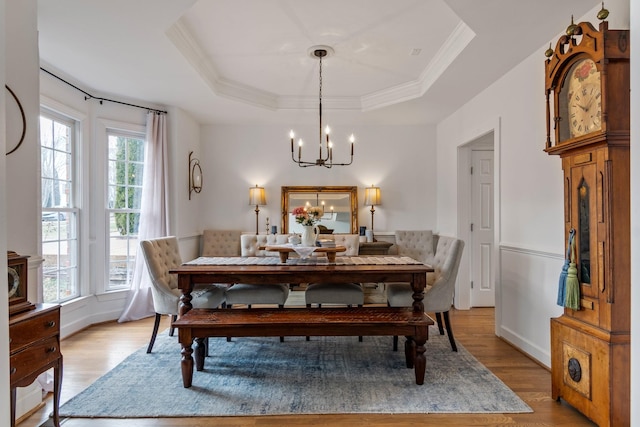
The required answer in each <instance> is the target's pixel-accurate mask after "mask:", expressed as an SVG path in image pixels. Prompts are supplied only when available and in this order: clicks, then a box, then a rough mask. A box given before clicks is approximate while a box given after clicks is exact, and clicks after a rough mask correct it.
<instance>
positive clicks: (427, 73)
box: [362, 21, 476, 111]
mask: <svg viewBox="0 0 640 427" xmlns="http://www.w3.org/2000/svg"><path fill="white" fill-rule="evenodd" d="M475 36H476V33H474V32H473V30H472V29H471V28H469V26H467V25H466V24H465V23H464V22H462V21H460V23H459V24H458V25H457V26H456V28H455V29H454V30H453V31H452V32H451V34H450V35H449V37H447V40H445V42H444V43H443V44H442V46H440V49H438V51H437V52H436V54H435V55H434V56H433V58H432V59H431V61H430V62H429V64H428V65H427V67H426V68H425V69H424V71H423V72H422V73H421V74H420V78H419V79H418V80H416V81H413V82H407V83H404V84H401V85H396V86H393V87H390V88H387V89H383V90H380V91H377V92H374V93H371V94H368V95H365V96H363V97H362V110H363V111H370V110H374V109H376V108H382V107H386V106H389V105H393V104H398V103H400V102H405V101H409V100H411V99H415V98H419V97H421V96H422V95H424V94H425V93H426V92H427V90H429V88H430V87H431V85H433V84H434V83H435V82H436V81H437V80H438V78H439V77H440V76H441V75H442V73H444V71H445V70H446V69H447V67H449V65H451V64H452V63H453V61H455V59H456V58H457V57H458V55H460V53H462V51H463V50H464V49H465V48H466V47H467V45H468V44H469V43H470V42H471V40H473V38H474V37H475Z"/></svg>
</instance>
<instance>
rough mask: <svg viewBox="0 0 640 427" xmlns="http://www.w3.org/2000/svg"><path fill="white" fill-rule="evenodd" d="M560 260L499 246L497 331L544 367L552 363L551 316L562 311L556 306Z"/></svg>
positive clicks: (539, 253) (531, 251) (562, 258)
mask: <svg viewBox="0 0 640 427" xmlns="http://www.w3.org/2000/svg"><path fill="white" fill-rule="evenodd" d="M563 261H564V257H563V255H561V254H552V253H547V252H540V251H535V250H530V249H526V248H520V247H515V246H506V245H501V246H500V263H499V265H500V271H499V272H498V275H499V278H498V283H499V284H500V292H498V293H497V294H496V299H498V298H499V301H496V310H500V315H499V316H498V315H496V322H498V319H500V320H499V324H498V325H497V330H498V333H499V335H500V336H501V337H503V338H504V339H505V340H507V341H509V342H510V343H512V344H513V345H515V346H516V347H518V348H519V349H521V350H523V351H524V352H526V353H527V354H529V355H530V356H531V357H533V358H534V359H536V360H538V361H539V362H540V363H542V364H543V365H544V366H547V367H550V366H551V342H550V339H551V338H550V319H551V318H552V317H557V316H559V315H561V314H562V312H563V309H562V308H561V307H558V306H557V305H556V298H557V292H558V278H559V276H560V272H561V270H562V264H563ZM496 314H497V313H496Z"/></svg>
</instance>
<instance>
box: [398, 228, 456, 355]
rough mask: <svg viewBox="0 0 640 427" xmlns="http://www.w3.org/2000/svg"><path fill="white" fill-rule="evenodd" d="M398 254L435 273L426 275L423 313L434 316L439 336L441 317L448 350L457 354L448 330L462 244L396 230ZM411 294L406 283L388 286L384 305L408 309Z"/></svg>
mask: <svg viewBox="0 0 640 427" xmlns="http://www.w3.org/2000/svg"><path fill="white" fill-rule="evenodd" d="M396 245H397V247H398V255H402V256H408V257H411V258H413V259H416V260H418V261H421V262H423V263H425V264H427V265H430V266H431V267H433V269H434V270H435V272H434V273H433V274H429V275H427V288H426V289H425V295H424V300H423V302H424V310H425V312H428V313H435V314H436V320H437V322H438V329H439V331H440V335H444V330H443V327H442V318H441V314H442V317H444V324H445V327H446V329H447V334H448V336H449V342H450V343H451V349H452V350H453V351H458V348H457V346H456V342H455V340H454V338H453V331H452V330H451V322H450V320H449V310H450V309H451V306H452V304H453V296H454V291H455V285H456V278H457V276H458V268H459V267H460V259H461V258H462V251H463V249H464V241H462V240H460V239H456V238H453V237H447V236H438V235H436V234H433V233H432V232H431V231H430V230H420V231H396ZM412 295H413V292H412V291H411V286H410V285H409V284H408V283H389V284H387V302H388V304H389V306H391V307H410V306H411V305H412V304H413V297H412ZM393 348H394V350H397V349H398V337H394V339H393Z"/></svg>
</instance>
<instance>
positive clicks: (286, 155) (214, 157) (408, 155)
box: [196, 113, 437, 232]
mask: <svg viewBox="0 0 640 427" xmlns="http://www.w3.org/2000/svg"><path fill="white" fill-rule="evenodd" d="M335 114H336V113H332V115H335ZM293 125H295V124H292V126H293ZM297 127H298V131H297V132H298V134H300V135H307V137H306V138H305V140H306V141H313V137H314V135H317V128H314V127H306V128H300V126H297ZM333 132H334V134H335V135H340V134H341V133H340V132H341V129H340V128H339V127H336V128H335V129H334V131H333ZM353 132H354V133H355V134H356V136H357V138H358V142H357V143H356V146H355V155H354V161H353V164H352V165H350V166H346V167H340V166H334V167H333V168H332V169H326V168H320V167H310V168H300V167H298V166H297V165H296V164H294V163H293V162H292V161H291V146H290V140H289V137H288V134H289V128H285V127H278V126H249V125H247V126H245V125H242V126H232V125H224V126H207V127H204V128H203V130H202V155H201V156H200V160H201V164H202V167H203V172H204V176H205V180H204V187H203V190H202V193H201V194H199V195H197V196H196V198H199V197H201V198H202V204H201V205H200V207H201V213H202V227H203V228H219V229H241V230H248V231H252V230H255V211H254V207H251V206H249V204H248V203H249V187H252V186H254V185H256V184H258V185H260V186H264V187H265V191H266V193H267V203H268V205H267V206H264V207H262V208H261V210H260V221H259V230H260V232H264V231H265V222H266V218H267V217H268V218H269V222H270V224H271V225H277V226H278V229H279V230H280V229H281V221H280V218H281V212H280V196H281V193H280V190H281V189H280V187H282V186H290V185H349V186H352V185H355V186H357V187H358V210H359V211H358V224H359V225H364V226H367V228H370V227H371V213H370V211H369V209H370V207H367V206H364V204H363V203H364V187H368V186H370V185H376V186H379V187H380V191H381V196H382V205H380V206H377V207H376V211H375V217H374V222H375V224H374V228H375V231H389V230H390V231H393V230H395V229H399V228H403V229H411V228H420V229H421V228H434V227H435V225H436V221H435V218H436V216H435V208H434V202H435V194H436V184H437V183H436V156H435V129H434V128H433V127H431V126H413V127H412V126H402V127H394V126H368V127H361V128H358V127H356V128H354V129H353ZM343 133H344V132H343ZM316 138H317V137H316ZM336 141H337V143H336V148H334V161H343V160H348V153H349V152H348V148H347V147H346V146H345V143H344V142H342V141H340V140H339V139H338V137H337V136H336ZM340 142H342V145H338V143H340ZM310 145H313V146H314V147H316V146H317V139H316V140H314V142H313V143H307V144H306V146H310ZM307 149H308V151H305V152H304V153H303V158H306V159H307V160H315V159H316V158H317V151H316V150H315V148H314V149H312V148H311V147H307ZM304 154H306V155H304ZM296 156H297V151H296Z"/></svg>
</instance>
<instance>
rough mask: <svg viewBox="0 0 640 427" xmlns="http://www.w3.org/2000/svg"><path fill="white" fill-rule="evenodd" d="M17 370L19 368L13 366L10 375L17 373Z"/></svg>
mask: <svg viewBox="0 0 640 427" xmlns="http://www.w3.org/2000/svg"><path fill="white" fill-rule="evenodd" d="M16 371H17V369H16V368H11V369H10V370H9V374H10V375H13V374H15V373H16Z"/></svg>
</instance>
